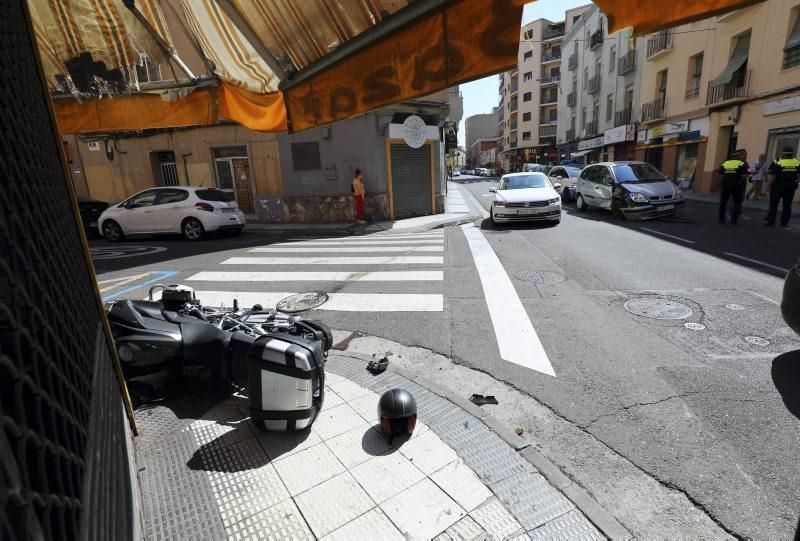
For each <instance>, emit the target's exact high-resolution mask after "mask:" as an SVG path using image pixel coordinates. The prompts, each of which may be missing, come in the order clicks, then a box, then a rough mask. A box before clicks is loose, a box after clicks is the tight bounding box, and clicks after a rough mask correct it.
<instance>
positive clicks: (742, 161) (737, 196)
mask: <svg viewBox="0 0 800 541" xmlns="http://www.w3.org/2000/svg"><path fill="white" fill-rule="evenodd" d="M746 160H747V153H746V152H745V151H744V150H737V151H735V152H734V153H733V154H731V157H730V158H729V159H727V160H725V161H724V162H723V163H722V165H721V166H720V168H719V174H720V175H722V192H721V193H720V196H719V223H721V224H724V223H725V211H726V210H727V208H728V199H730V198H733V208H732V209H731V223H732V224H734V225H736V221H737V220H738V219H739V214H741V213H742V200H743V199H744V188H745V185H746V183H747V173H748V167H747V161H746Z"/></svg>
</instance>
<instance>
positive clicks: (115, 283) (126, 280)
mask: <svg viewBox="0 0 800 541" xmlns="http://www.w3.org/2000/svg"><path fill="white" fill-rule="evenodd" d="M149 274H150V273H149V272H145V273H144V274H134V275H133V276H123V277H122V278H112V279H110V280H98V281H97V285H98V286H104V287H100V293H105V292H106V291H109V290H111V289H116V288H118V287H120V286H124V285H125V284H130V283H131V282H135V281H136V280H139V279H140V278H144V277H145V276H148V275H149ZM108 284H111V285H108Z"/></svg>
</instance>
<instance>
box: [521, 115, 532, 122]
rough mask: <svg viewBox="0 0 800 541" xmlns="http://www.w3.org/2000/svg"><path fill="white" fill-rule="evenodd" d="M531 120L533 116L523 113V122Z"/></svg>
mask: <svg viewBox="0 0 800 541" xmlns="http://www.w3.org/2000/svg"><path fill="white" fill-rule="evenodd" d="M530 119H531V114H530V113H522V121H523V122H527V121H529V120H530Z"/></svg>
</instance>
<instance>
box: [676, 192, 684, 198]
mask: <svg viewBox="0 0 800 541" xmlns="http://www.w3.org/2000/svg"><path fill="white" fill-rule="evenodd" d="M675 199H683V190H676V191H675Z"/></svg>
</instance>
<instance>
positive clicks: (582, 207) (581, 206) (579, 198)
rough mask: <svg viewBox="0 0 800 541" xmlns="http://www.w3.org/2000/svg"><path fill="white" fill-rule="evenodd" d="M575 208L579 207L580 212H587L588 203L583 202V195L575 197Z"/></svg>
mask: <svg viewBox="0 0 800 541" xmlns="http://www.w3.org/2000/svg"><path fill="white" fill-rule="evenodd" d="M575 206H576V207H578V210H586V201H584V200H583V195H581V194H578V195H577V196H576V197H575Z"/></svg>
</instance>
